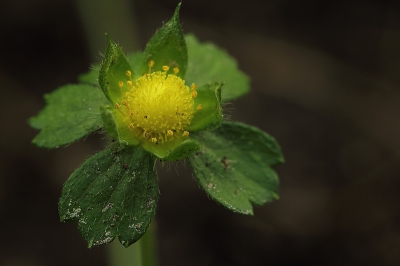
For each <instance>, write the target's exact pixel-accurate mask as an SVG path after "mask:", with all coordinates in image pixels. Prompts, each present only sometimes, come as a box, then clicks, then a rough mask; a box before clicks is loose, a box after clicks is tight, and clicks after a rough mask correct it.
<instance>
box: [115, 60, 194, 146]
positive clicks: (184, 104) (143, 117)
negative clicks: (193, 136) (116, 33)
mask: <svg viewBox="0 0 400 266" xmlns="http://www.w3.org/2000/svg"><path fill="white" fill-rule="evenodd" d="M149 66H150V70H151V66H152V65H151V62H150V63H149ZM163 69H164V72H161V71H156V72H152V73H150V74H145V75H143V76H141V77H140V78H138V79H137V80H136V81H135V82H134V83H133V82H132V81H131V77H130V76H131V73H130V71H127V72H126V74H127V76H128V77H129V80H128V81H127V82H126V85H125V84H123V82H120V83H119V86H120V87H122V86H129V91H127V92H126V93H125V95H124V96H123V99H122V105H119V104H118V103H117V104H115V107H116V108H119V109H120V111H121V112H122V114H123V115H124V116H125V119H124V124H126V125H127V126H129V128H130V129H131V130H132V131H133V133H134V134H135V135H137V136H138V137H144V138H146V139H148V140H149V141H151V142H153V143H159V142H161V143H163V142H165V141H168V140H172V139H173V138H174V137H176V136H184V137H185V136H188V135H189V132H188V131H185V127H187V126H188V125H190V122H191V120H192V118H193V113H194V110H193V105H194V101H193V98H194V97H196V96H197V92H196V86H195V85H194V84H193V85H192V90H190V89H189V87H188V86H186V85H185V81H184V80H182V79H181V78H180V77H178V76H176V75H175V74H177V73H178V72H179V69H178V68H174V74H167V72H168V70H169V67H167V66H164V67H163Z"/></svg>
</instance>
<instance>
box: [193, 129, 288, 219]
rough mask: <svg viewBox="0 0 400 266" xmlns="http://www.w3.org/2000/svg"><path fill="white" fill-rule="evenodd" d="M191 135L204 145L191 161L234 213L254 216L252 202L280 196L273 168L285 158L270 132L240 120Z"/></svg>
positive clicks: (210, 189)
mask: <svg viewBox="0 0 400 266" xmlns="http://www.w3.org/2000/svg"><path fill="white" fill-rule="evenodd" d="M192 138H193V139H195V140H197V141H198V142H199V143H200V144H201V145H202V146H203V147H202V149H201V150H200V151H199V152H196V153H194V154H192V155H191V156H190V157H189V162H190V165H191V167H192V169H193V172H194V174H195V176H196V178H197V180H198V181H199V183H200V185H201V186H202V187H203V189H204V190H205V191H206V192H207V194H208V195H209V196H210V197H211V198H213V199H214V200H216V201H218V202H219V203H221V204H222V205H224V206H225V207H227V208H228V209H230V210H232V211H234V212H239V213H242V214H251V215H252V214H253V207H252V204H256V205H262V204H265V203H267V202H270V201H272V200H275V199H278V198H279V196H278V189H279V180H278V176H277V174H276V172H275V171H274V170H273V169H272V168H271V167H272V166H274V165H277V164H280V163H283V161H284V159H283V156H282V153H281V150H280V148H279V145H278V143H277V142H276V141H275V139H274V138H272V137H271V136H270V135H268V134H266V133H265V132H263V131H261V130H259V129H257V128H255V127H250V126H247V125H244V124H241V123H232V122H229V123H228V122H224V123H222V125H221V126H220V127H218V128H217V129H215V130H213V131H202V132H198V133H196V134H195V133H194V134H192Z"/></svg>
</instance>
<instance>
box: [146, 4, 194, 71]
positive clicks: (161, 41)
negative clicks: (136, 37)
mask: <svg viewBox="0 0 400 266" xmlns="http://www.w3.org/2000/svg"><path fill="white" fill-rule="evenodd" d="M180 7H181V4H178V6H177V7H176V9H175V13H174V15H173V17H172V18H171V19H170V20H169V21H168V22H167V23H165V24H164V25H163V26H162V27H161V29H159V30H158V31H157V32H156V34H155V35H154V36H153V37H152V38H151V39H150V41H149V42H148V43H147V46H146V49H145V51H144V55H145V61H144V64H143V67H142V73H149V66H148V63H149V62H150V60H153V61H154V66H153V67H152V68H151V69H152V71H163V69H162V66H164V65H166V66H169V67H170V68H171V69H173V68H175V67H177V68H179V72H178V73H177V74H176V75H177V76H179V77H181V78H183V77H184V76H185V73H186V69H187V60H188V55H187V49H186V43H185V38H184V36H183V33H182V28H181V25H180V22H179V9H180Z"/></svg>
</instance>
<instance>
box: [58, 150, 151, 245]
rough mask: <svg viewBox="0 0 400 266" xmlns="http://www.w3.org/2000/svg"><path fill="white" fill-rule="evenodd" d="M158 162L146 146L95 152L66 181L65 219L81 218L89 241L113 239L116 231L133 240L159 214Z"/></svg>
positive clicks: (124, 240) (62, 213)
mask: <svg viewBox="0 0 400 266" xmlns="http://www.w3.org/2000/svg"><path fill="white" fill-rule="evenodd" d="M154 164H155V159H154V157H152V156H151V155H150V154H149V153H148V152H146V151H144V150H143V149H142V148H140V147H132V146H120V145H118V144H117V145H113V146H111V147H109V148H107V149H105V150H103V151H101V152H99V153H97V154H95V155H94V156H92V157H90V158H89V159H88V160H86V162H84V163H83V165H82V166H80V167H79V168H78V169H77V170H75V172H74V173H73V174H72V175H71V176H70V177H69V179H68V180H67V182H66V183H65V185H64V188H63V190H62V195H61V198H60V202H59V214H60V219H61V221H63V222H73V221H78V229H79V231H80V232H81V234H82V236H83V238H84V239H85V240H86V241H87V242H88V246H89V247H92V246H99V245H103V244H107V243H110V242H112V241H113V240H114V238H115V237H117V236H118V238H119V241H120V242H121V244H122V245H124V246H125V247H128V246H129V245H131V244H133V243H134V242H136V241H137V240H139V239H140V238H141V237H142V235H143V234H144V233H145V232H146V230H147V228H148V227H149V225H150V222H151V220H152V219H153V217H154V214H155V210H156V203H157V199H158V184H157V176H156V173H155V170H154Z"/></svg>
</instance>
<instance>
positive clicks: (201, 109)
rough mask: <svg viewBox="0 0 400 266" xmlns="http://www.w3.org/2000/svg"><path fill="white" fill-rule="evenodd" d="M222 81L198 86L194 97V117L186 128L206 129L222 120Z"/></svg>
mask: <svg viewBox="0 0 400 266" xmlns="http://www.w3.org/2000/svg"><path fill="white" fill-rule="evenodd" d="M222 85H223V83H218V82H214V83H208V84H205V85H203V86H201V87H200V88H198V89H197V90H196V91H197V96H196V97H195V98H194V108H195V110H196V111H195V113H194V117H193V119H192V121H191V123H190V125H189V126H188V127H186V130H189V131H198V130H207V129H212V128H215V127H217V126H219V125H220V124H221V122H222V106H221V88H222Z"/></svg>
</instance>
